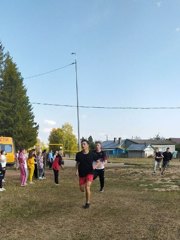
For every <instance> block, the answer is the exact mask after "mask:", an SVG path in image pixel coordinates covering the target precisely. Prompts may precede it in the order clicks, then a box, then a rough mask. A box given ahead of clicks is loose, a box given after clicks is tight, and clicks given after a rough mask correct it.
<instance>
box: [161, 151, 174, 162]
mask: <svg viewBox="0 0 180 240" xmlns="http://www.w3.org/2000/svg"><path fill="white" fill-rule="evenodd" d="M163 156H164V158H163V161H169V160H171V159H172V153H171V152H167V151H166V152H164V153H163Z"/></svg>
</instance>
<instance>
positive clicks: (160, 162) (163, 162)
mask: <svg viewBox="0 0 180 240" xmlns="http://www.w3.org/2000/svg"><path fill="white" fill-rule="evenodd" d="M171 159H172V153H171V152H170V149H169V147H168V148H166V151H165V152H163V153H162V152H160V151H159V148H157V149H156V151H155V161H154V169H153V174H156V170H157V168H159V170H160V173H161V175H164V171H165V170H166V168H167V167H168V165H169V161H171Z"/></svg>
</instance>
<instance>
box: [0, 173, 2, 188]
mask: <svg viewBox="0 0 180 240" xmlns="http://www.w3.org/2000/svg"><path fill="white" fill-rule="evenodd" d="M0 188H2V177H1V176H0Z"/></svg>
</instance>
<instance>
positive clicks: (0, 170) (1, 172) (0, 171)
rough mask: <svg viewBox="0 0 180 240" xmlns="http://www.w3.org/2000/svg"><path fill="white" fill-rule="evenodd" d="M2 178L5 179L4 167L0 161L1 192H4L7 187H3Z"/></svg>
mask: <svg viewBox="0 0 180 240" xmlns="http://www.w3.org/2000/svg"><path fill="white" fill-rule="evenodd" d="M2 179H3V169H2V165H1V163H0V192H3V191H5V190H6V189H5V188H3V185H2Z"/></svg>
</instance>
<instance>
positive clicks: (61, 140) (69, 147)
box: [49, 123, 77, 154]
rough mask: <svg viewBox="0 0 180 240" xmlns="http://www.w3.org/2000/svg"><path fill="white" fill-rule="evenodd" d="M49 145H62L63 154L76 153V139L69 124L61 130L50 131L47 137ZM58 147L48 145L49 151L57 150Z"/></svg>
mask: <svg viewBox="0 0 180 240" xmlns="http://www.w3.org/2000/svg"><path fill="white" fill-rule="evenodd" d="M49 144H62V145H63V151H64V152H65V153H69V154H70V153H74V152H76V151H77V139H76V136H75V135H74V134H73V128H72V126H71V125H70V124H69V123H65V124H64V125H62V128H54V129H52V131H51V133H50V135H49ZM59 147H60V145H50V147H49V149H50V150H53V151H56V150H59Z"/></svg>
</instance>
